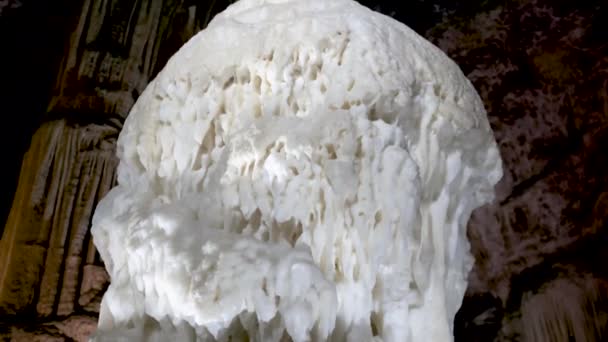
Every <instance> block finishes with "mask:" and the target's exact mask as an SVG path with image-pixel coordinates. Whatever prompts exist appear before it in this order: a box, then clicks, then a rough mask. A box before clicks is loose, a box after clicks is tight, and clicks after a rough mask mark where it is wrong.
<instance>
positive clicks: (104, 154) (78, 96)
mask: <svg viewBox="0 0 608 342" xmlns="http://www.w3.org/2000/svg"><path fill="white" fill-rule="evenodd" d="M361 2H362V3H363V4H365V5H367V6H369V7H371V8H373V9H375V10H378V11H381V12H383V13H385V14H387V15H390V16H393V17H394V18H396V19H398V20H400V21H402V22H404V23H405V24H407V25H409V26H410V27H412V28H413V29H415V30H416V31H417V32H418V33H420V34H421V35H423V36H425V37H426V38H427V39H429V40H430V41H431V42H433V43H434V44H436V45H438V46H439V47H440V48H441V49H442V50H443V51H445V52H446V53H447V54H448V55H449V56H450V57H451V58H453V59H454V60H455V61H456V62H457V63H458V64H459V65H460V66H461V68H462V69H463V71H464V73H465V74H466V75H467V77H468V78H469V79H470V80H471V81H472V82H473V84H474V85H475V87H476V89H478V91H479V93H480V95H481V97H482V99H483V100H484V103H485V105H486V108H487V110H488V116H489V120H490V123H491V125H492V128H493V129H494V132H495V136H496V139H497V141H498V144H499V147H500V150H501V155H502V157H503V160H504V162H505V177H504V178H503V180H502V181H501V182H500V183H499V184H498V186H497V199H496V201H495V202H494V203H492V204H490V205H488V206H486V207H484V208H481V209H479V210H477V211H476V212H475V213H474V215H473V217H472V219H471V222H470V224H469V227H468V234H469V238H470V240H471V245H472V246H471V247H472V252H473V254H474V256H475V258H476V264H475V268H474V270H473V272H472V273H471V276H470V285H469V289H468V292H467V297H466V298H465V301H464V303H463V308H462V310H461V311H460V312H459V314H458V316H457V320H456V328H455V329H456V335H457V336H456V337H457V340H462V341H491V340H505V341H509V340H520V339H522V340H523V339H526V338H527V340H534V338H533V337H532V335H533V330H534V329H533V328H530V327H529V324H528V325H526V324H524V323H526V322H538V323H535V324H537V325H539V324H540V325H542V324H543V322H546V321H550V320H551V317H552V316H551V315H550V314H549V312H548V311H549V310H553V311H555V309H551V307H550V306H547V309H546V310H547V312H545V311H543V309H542V305H541V309H539V310H536V311H534V312H532V311H529V310H528V309H526V308H528V307H530V304H529V303H544V302H543V300H544V301H545V302H546V301H550V300H552V299H551V298H554V297H555V296H559V295H558V294H559V289H560V288H567V289H571V290H570V292H569V293H570V294H571V295H570V297H571V298H575V299H574V300H573V301H571V302H569V303H570V304H569V305H570V306H575V307H576V306H578V307H580V308H581V310H582V311H581V312H585V311H584V310H586V306H585V305H587V304H586V302H585V301H586V300H587V299H588V298H596V299H597V301H598V303H599V301H600V297H601V294H602V291H603V290H602V289H604V290H605V289H606V288H607V287H606V285H605V284H606V279H608V278H607V276H608V275H607V274H606V270H604V268H602V267H601V265H598V264H597V263H596V262H594V261H597V260H604V259H605V257H606V252H604V251H603V246H604V245H605V243H606V242H608V237H607V236H608V235H607V234H606V228H607V225H606V222H607V221H606V219H607V218H608V160H607V158H608V157H607V155H606V153H605V151H606V150H607V148H608V25H607V23H608V6H607V5H606V4H605V3H604V2H602V1H600V0H595V1H592V0H581V1H577V2H567V1H549V0H508V1H496V0H488V1H482V2H479V1H466V0H461V1H427V0H413V1H411V2H410V3H409V4H408V7H402V6H399V5H398V4H396V3H394V2H390V1H364V0H362V1H361ZM228 3H229V1H219V0H218V1H212V2H209V3H206V2H197V1H189V0H139V1H135V0H131V1H124V0H122V1H119V0H81V1H79V2H72V3H68V2H58V3H56V4H55V5H53V6H50V5H48V4H43V3H37V2H35V1H29V2H28V1H26V0H23V1H17V0H5V1H0V24H2V25H4V26H2V28H3V29H7V30H9V29H10V30H15V29H16V28H22V29H23V30H22V31H23V32H25V33H22V34H21V35H20V36H19V35H18V36H17V38H13V39H12V40H7V41H6V42H5V41H2V46H8V47H10V48H11V49H14V54H11V55H10V56H9V57H3V58H7V60H6V63H8V64H6V63H5V61H2V62H3V63H0V65H2V66H4V67H6V68H7V71H10V70H13V71H12V72H13V73H12V74H11V75H12V76H11V77H12V78H11V77H9V78H8V79H10V80H13V78H14V81H15V82H13V84H6V83H5V82H3V87H6V88H7V89H6V92H4V93H3V94H5V95H6V94H9V96H7V100H6V102H4V103H8V104H11V105H14V106H15V108H16V109H15V110H16V111H14V113H19V114H10V113H13V111H11V112H10V113H9V115H7V116H9V117H10V118H13V119H14V120H16V121H15V123H14V124H13V123H11V125H14V126H11V127H13V128H14V129H13V130H12V132H11V134H12V135H10V136H5V137H3V139H5V140H6V141H5V146H13V147H14V148H13V149H12V151H13V155H12V156H10V155H9V157H8V159H7V161H8V165H9V168H10V165H13V166H14V168H13V169H14V170H15V171H14V174H15V175H14V180H6V181H5V183H3V184H4V185H6V189H7V190H6V191H5V193H12V192H14V191H15V190H14V189H16V192H15V196H14V198H13V197H11V198H10V199H7V200H6V202H7V208H8V207H9V206H8V203H9V202H11V201H12V205H11V206H10V208H11V209H10V214H9V215H8V219H7V222H6V225H5V226H4V232H3V234H2V239H1V240H0V338H7V339H9V340H17V341H19V340H28V339H29V340H31V339H41V340H57V341H70V340H78V341H81V340H86V336H88V334H90V332H91V331H92V330H93V329H94V328H95V324H96V317H97V314H98V310H99V301H100V299H101V296H102V295H103V292H104V290H105V288H106V287H107V285H108V282H109V281H110V279H109V278H108V275H107V273H105V270H104V269H103V263H102V261H101V260H100V258H99V256H98V254H97V253H96V251H95V248H94V246H93V244H92V241H91V238H90V233H89V231H88V229H89V227H90V220H91V216H92V210H93V209H94V207H95V205H96V203H97V202H98V201H99V199H100V198H101V197H102V196H103V195H104V194H105V193H107V191H108V190H109V189H110V188H111V187H112V186H113V185H114V184H115V169H116V165H117V160H116V157H115V155H114V153H115V142H116V137H117V135H118V133H119V131H120V128H121V127H122V122H123V121H124V118H125V117H126V116H127V114H128V111H129V108H130V107H131V105H132V104H133V103H134V101H135V100H136V99H137V97H138V95H139V94H140V93H141V92H142V91H143V89H144V88H145V86H146V84H147V83H148V82H149V81H150V80H151V79H152V78H153V77H154V75H155V74H156V73H157V72H158V71H159V69H160V68H162V66H164V64H165V63H166V61H167V60H168V58H169V57H170V56H171V55H172V54H173V53H174V52H175V51H177V49H178V48H179V47H180V46H181V45H182V44H183V43H184V42H185V41H186V40H187V39H188V38H189V37H191V36H192V35H193V34H195V33H196V32H198V31H199V30H200V29H202V28H203V27H204V26H205V25H206V23H207V22H208V20H209V19H210V18H212V17H213V15H214V14H215V13H217V12H219V11H221V10H222V9H223V8H225V7H226V6H227V5H228ZM7 18H8V19H7ZM26 19H27V20H26ZM28 20H29V21H28ZM28 23H31V24H28ZM19 32H21V31H19ZM32 41H35V43H31V42H32ZM5 44H6V45H5ZM11 63H12V64H11ZM14 65H19V66H20V68H21V69H19V68H15V67H13V66H14ZM19 70H24V71H23V72H20V71H19ZM19 94H20V95H22V96H18V95H19ZM24 97H25V99H24ZM5 108H12V107H5ZM13 139H14V140H13ZM20 146H21V147H20ZM22 151H27V152H26V153H25V154H23V152H22ZM11 158H12V159H11ZM19 164H21V165H20V166H21V167H20V169H19ZM17 174H18V175H19V176H18V183H17V182H16V179H17ZM13 183H14V184H13ZM15 184H17V185H15ZM11 189H13V190H11ZM564 284H565V285H564ZM573 291H574V292H573ZM576 291H578V292H576ZM596 292H597V293H596ZM556 293H557V295H556ZM572 293H574V294H572ZM579 295H580V299H576V298H579V297H577V296H579ZM552 296H553V297H552ZM598 305H599V304H598ZM536 306H538V305H536ZM527 310H528V311H527ZM558 311H559V310H558ZM605 319H606V317H603V316H602V317H597V318H595V320H596V321H597V322H600V323H598V324H599V325H602V324H603V323H601V322H605ZM602 320H604V321H602ZM522 322H523V323H522ZM581 324H583V323H581ZM587 337H588V336H586V337H585V338H587ZM580 338H581V337H580V336H579V339H578V340H580Z"/></svg>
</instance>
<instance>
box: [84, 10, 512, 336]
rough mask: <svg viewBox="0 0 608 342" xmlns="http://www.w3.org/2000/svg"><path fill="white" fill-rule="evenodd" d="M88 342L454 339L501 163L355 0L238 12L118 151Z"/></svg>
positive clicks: (399, 40) (420, 51) (466, 109)
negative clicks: (472, 219) (475, 220)
mask: <svg viewBox="0 0 608 342" xmlns="http://www.w3.org/2000/svg"><path fill="white" fill-rule="evenodd" d="M118 154H119V157H120V161H121V163H120V166H119V170H118V182H119V185H118V186H117V187H116V188H114V189H113V190H112V191H111V192H110V194H109V195H108V196H107V197H106V198H105V199H104V200H103V201H102V202H101V203H100V204H99V207H98V208H97V211H96V214H95V217H94V220H93V228H92V233H93V236H94V241H95V244H96V246H97V247H98V249H99V252H100V254H101V256H102V258H103V260H104V262H105V263H106V267H107V269H108V271H109V273H110V275H111V277H112V283H111V285H110V287H109V289H108V291H107V293H106V294H105V296H104V299H103V302H102V307H101V315H100V321H99V328H98V331H97V333H96V335H95V336H94V339H95V340H98V341H101V340H111V341H117V340H121V339H122V340H125V341H136V340H158V341H166V340H175V341H177V340H179V341H182V340H200V341H214V340H218V341H228V340H229V338H232V341H240V340H244V339H245V337H244V336H248V339H249V340H250V341H284V340H293V341H326V340H328V341H345V340H346V341H372V340H375V341H421V342H422V341H424V342H426V341H448V340H451V339H452V331H451V330H452V320H453V318H454V315H455V313H456V311H457V310H458V308H459V306H460V304H461V300H462V297H463V295H464V291H465V288H466V278H467V274H468V272H469V270H470V269H471V267H472V263H473V260H472V258H471V256H470V254H469V244H468V242H467V239H466V234H465V226H466V222H467V220H468V219H469V215H470V213H471V211H472V210H473V209H474V208H476V207H478V206H480V205H482V204H483V203H486V202H488V201H490V200H491V199H492V197H493V186H494V184H495V183H496V182H497V181H498V179H499V178H500V176H501V173H502V171H501V163H500V158H499V154H498V150H497V148H496V144H495V141H494V138H493V135H492V131H491V129H490V126H489V124H488V122H487V118H486V114H485V111H484V109H483V105H482V103H481V101H480V99H479V97H478V95H477V93H476V92H475V90H474V89H473V87H472V86H471V84H470V82H469V81H468V80H467V79H466V78H465V77H464V75H463V74H462V72H461V71H460V70H459V68H458V67H457V66H456V65H455V64H454V63H453V62H452V61H451V60H450V59H448V58H447V57H446V56H445V55H444V54H443V53H442V52H441V51H440V50H439V49H437V48H435V47H434V46H432V45H431V44H430V43H428V42H426V41H425V40H424V39H423V38H421V37H420V36H418V35H417V34H415V33H414V32H413V31H411V30H410V29H408V28H407V27H405V26H404V25H403V24H400V23H398V22H397V21H395V20H393V19H391V18H388V17H386V16H383V15H381V14H378V13H375V12H372V11H371V10H369V9H367V8H365V7H363V6H360V5H359V4H357V3H356V2H354V1H351V0H330V1H328V0H312V1H305V0H300V1H298V0H292V1H280V0H274V1H272V0H241V1H239V2H237V3H236V4H234V5H232V6H230V7H229V8H228V9H227V10H225V11H224V12H223V13H221V14H219V15H218V16H217V17H216V18H215V19H214V20H213V21H212V22H211V23H210V25H209V26H208V28H207V29H205V30H204V31H202V32H200V33H199V34H197V35H196V36H195V37H194V38H192V39H191V40H190V41H189V42H188V43H187V44H186V45H185V46H184V47H182V49H181V50H180V51H179V52H178V53H176V54H175V56H173V57H172V58H171V60H170V61H169V63H168V64H167V66H166V67H165V68H164V70H163V71H162V72H161V73H160V74H159V75H158V77H157V78H156V79H155V80H154V81H153V82H152V83H151V84H150V85H149V86H148V87H147V89H146V90H145V92H144V93H143V94H142V96H141V97H140V98H139V100H138V101H137V103H136V104H135V106H134V107H133V109H132V111H131V113H130V115H129V117H128V119H127V121H126V123H125V125H124V128H123V131H122V132H121V135H120V138H119V142H118Z"/></svg>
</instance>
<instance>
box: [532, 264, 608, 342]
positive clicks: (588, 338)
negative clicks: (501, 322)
mask: <svg viewBox="0 0 608 342" xmlns="http://www.w3.org/2000/svg"><path fill="white" fill-rule="evenodd" d="M603 291H605V288H603V286H602V285H601V282H600V281H599V280H596V279H594V278H593V277H592V276H590V275H583V276H579V277H571V276H570V275H566V276H562V277H559V278H557V279H555V280H553V281H551V282H549V283H547V284H545V285H543V286H542V287H541V288H540V290H539V291H538V292H536V293H534V292H527V293H525V294H524V296H523V298H522V305H521V327H522V335H523V341H526V342H544V341H553V342H570V341H576V342H594V341H602V330H603V328H604V326H605V324H606V322H604V320H605V318H604V317H603V316H602V314H601V311H600V310H599V309H600V308H601V307H603V303H602V302H603V301H602V299H603V297H604V296H603Z"/></svg>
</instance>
